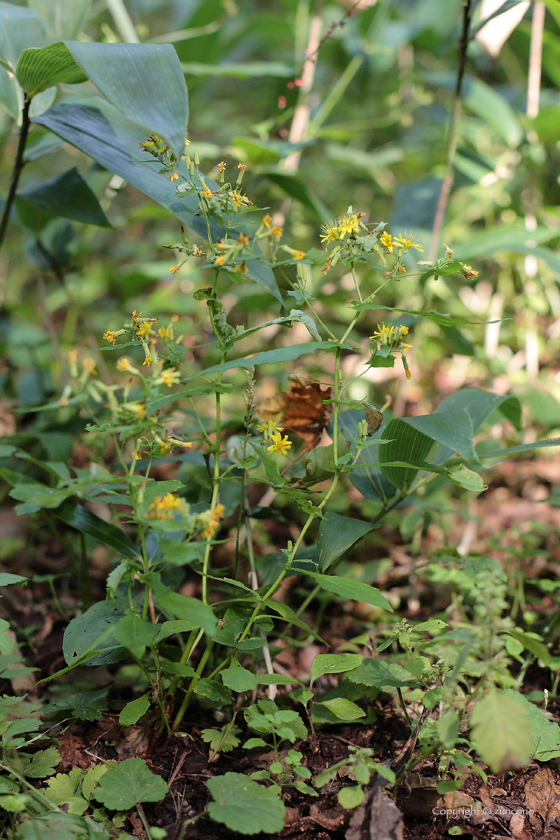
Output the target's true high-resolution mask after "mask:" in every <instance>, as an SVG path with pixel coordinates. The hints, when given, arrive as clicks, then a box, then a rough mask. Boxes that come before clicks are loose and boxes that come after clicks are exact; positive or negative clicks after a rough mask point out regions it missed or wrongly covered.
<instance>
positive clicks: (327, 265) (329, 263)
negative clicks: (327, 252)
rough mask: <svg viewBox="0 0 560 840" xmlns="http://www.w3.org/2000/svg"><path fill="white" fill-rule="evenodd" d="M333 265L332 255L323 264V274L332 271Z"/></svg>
mask: <svg viewBox="0 0 560 840" xmlns="http://www.w3.org/2000/svg"><path fill="white" fill-rule="evenodd" d="M331 266H332V257H327V259H326V262H325V264H324V266H323V274H326V273H327V272H328V271H330V270H331Z"/></svg>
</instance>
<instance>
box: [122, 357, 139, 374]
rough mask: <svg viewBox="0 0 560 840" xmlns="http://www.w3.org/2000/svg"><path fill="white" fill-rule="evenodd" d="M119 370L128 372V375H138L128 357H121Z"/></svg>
mask: <svg viewBox="0 0 560 840" xmlns="http://www.w3.org/2000/svg"><path fill="white" fill-rule="evenodd" d="M117 370H122V371H127V372H128V373H138V371H137V370H136V368H135V367H133V366H132V365H131V363H130V359H129V358H128V357H127V356H121V358H120V359H119V361H118V362H117Z"/></svg>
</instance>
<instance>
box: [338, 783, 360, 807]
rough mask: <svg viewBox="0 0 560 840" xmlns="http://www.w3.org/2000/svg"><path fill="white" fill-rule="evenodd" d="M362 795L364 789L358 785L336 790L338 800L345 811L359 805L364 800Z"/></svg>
mask: <svg viewBox="0 0 560 840" xmlns="http://www.w3.org/2000/svg"><path fill="white" fill-rule="evenodd" d="M364 796H365V793H364V789H363V787H361V786H360V785H354V786H353V787H350V786H348V787H344V788H342V790H339V791H338V801H339V803H340V805H341V806H342V807H343V808H344V809H345V810H346V811H349V810H350V809H351V808H357V807H358V805H361V804H362V802H363V801H364Z"/></svg>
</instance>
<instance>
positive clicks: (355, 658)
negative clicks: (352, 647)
mask: <svg viewBox="0 0 560 840" xmlns="http://www.w3.org/2000/svg"><path fill="white" fill-rule="evenodd" d="M362 659H363V657H361V656H359V655H358V654H356V653H320V654H318V655H317V656H316V657H315V658H314V660H313V662H312V663H311V673H310V682H309V684H310V685H313V683H314V682H315V680H318V679H319V677H322V676H324V675H325V674H344V673H345V672H346V671H353V670H354V668H357V667H358V665H361V664H362Z"/></svg>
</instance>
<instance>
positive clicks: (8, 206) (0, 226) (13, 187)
mask: <svg viewBox="0 0 560 840" xmlns="http://www.w3.org/2000/svg"><path fill="white" fill-rule="evenodd" d="M30 107H31V99H30V98H29V97H28V95H27V94H25V99H24V102H23V111H22V115H21V128H20V130H19V141H18V147H17V152H16V159H15V161H14V168H13V169H12V180H11V182H10V189H9V191H8V195H7V197H6V202H5V204H4V211H3V213H2V219H1V220H0V248H1V247H2V243H3V242H4V239H5V237H6V230H7V227H8V220H9V218H10V213H11V210H12V205H13V203H14V199H15V197H16V192H17V188H18V184H19V179H20V175H21V173H22V171H23V167H24V166H25V161H24V159H23V156H24V153H25V144H26V142H27V135H28V134H29V126H30V124H31V120H30V118H29V109H30Z"/></svg>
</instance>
